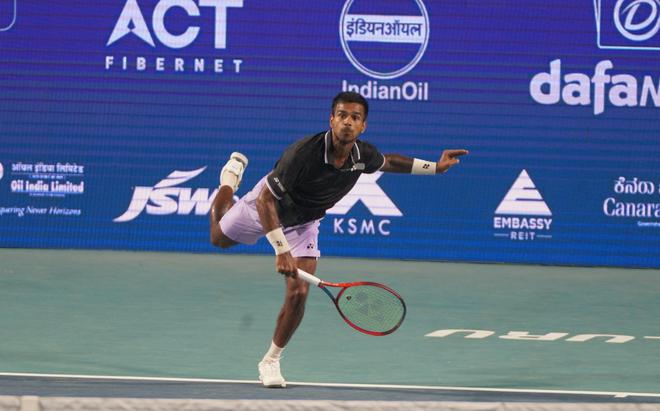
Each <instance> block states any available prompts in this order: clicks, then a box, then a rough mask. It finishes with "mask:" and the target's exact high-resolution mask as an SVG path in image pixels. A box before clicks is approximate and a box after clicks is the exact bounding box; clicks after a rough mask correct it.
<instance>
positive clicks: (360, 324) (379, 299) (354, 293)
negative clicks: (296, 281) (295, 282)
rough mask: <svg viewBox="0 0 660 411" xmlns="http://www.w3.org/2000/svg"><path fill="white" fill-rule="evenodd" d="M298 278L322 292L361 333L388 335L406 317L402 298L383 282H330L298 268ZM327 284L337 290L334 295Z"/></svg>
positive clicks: (349, 323)
mask: <svg viewBox="0 0 660 411" xmlns="http://www.w3.org/2000/svg"><path fill="white" fill-rule="evenodd" d="M298 278H300V279H302V280H304V281H306V282H307V283H309V284H312V285H316V286H318V287H319V288H320V289H321V290H323V291H325V293H326V294H327V295H328V297H330V299H331V300H332V302H333V303H334V304H335V307H337V311H339V315H341V317H342V318H343V319H344V321H346V323H347V324H348V325H350V326H351V327H353V328H355V329H356V330H358V331H360V332H362V333H365V334H369V335H387V334H391V333H393V332H394V331H396V329H397V328H399V326H400V325H401V323H402V322H403V319H404V318H405V317H406V303H404V302H403V298H401V296H400V295H399V294H397V292H396V291H394V290H393V289H391V288H389V287H388V286H386V285H383V284H379V283H374V282H368V281H359V282H353V283H331V282H328V281H323V280H321V279H320V278H318V277H315V276H313V275H311V274H309V273H307V272H305V271H303V270H301V269H298ZM328 287H336V288H340V289H341V290H339V293H338V294H337V296H336V297H335V296H334V295H332V293H331V292H330V291H329V290H328Z"/></svg>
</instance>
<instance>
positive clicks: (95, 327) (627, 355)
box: [0, 249, 660, 393]
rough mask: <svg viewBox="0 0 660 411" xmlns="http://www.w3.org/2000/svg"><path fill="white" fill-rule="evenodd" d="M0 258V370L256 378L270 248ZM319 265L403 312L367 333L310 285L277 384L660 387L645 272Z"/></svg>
mask: <svg viewBox="0 0 660 411" xmlns="http://www.w3.org/2000/svg"><path fill="white" fill-rule="evenodd" d="M0 259H1V260H2V266H1V267H0V310H1V312H2V316H0V330H1V331H0V333H1V335H2V338H1V341H2V349H0V362H1V364H2V365H1V368H2V369H0V371H1V372H5V373H40V374H76V375H104V376H139V377H177V378H210V379H213V378H215V379H236V380H255V379H256V376H257V375H256V364H257V362H258V361H259V359H260V357H261V355H262V354H263V351H264V350H265V348H267V346H268V344H269V343H270V338H271V334H272V331H273V327H274V319H275V316H276V314H277V311H278V310H279V306H280V304H281V300H282V298H283V279H282V277H281V276H280V275H279V274H276V273H275V272H274V268H273V258H272V257H270V256H250V255H224V254H213V255H209V254H171V253H145V252H110V251H106V252H99V251H70V250H18V249H3V250H0ZM318 274H319V276H322V277H324V278H325V279H327V280H330V281H343V280H359V279H363V280H371V281H379V282H383V283H385V284H388V285H390V286H391V287H393V288H394V289H396V290H397V291H399V292H400V293H401V294H402V296H403V297H404V299H405V300H406V303H407V305H408V315H407V318H406V321H405V322H404V324H403V325H402V327H401V328H400V329H399V330H398V331H396V332H395V333H394V334H392V335H390V336H386V337H370V336H365V335H362V334H360V333H357V332H355V331H354V330H352V329H351V328H350V327H348V326H347V325H346V324H345V323H343V321H342V320H341V319H340V317H339V316H338V315H337V313H336V311H335V309H334V307H333V306H332V304H331V302H330V301H329V299H328V298H327V297H326V296H324V295H323V293H322V292H320V290H312V294H311V297H310V299H309V301H308V305H307V311H306V318H305V321H304V322H303V324H302V325H301V328H300V329H299V331H298V333H297V334H296V335H295V337H294V339H293V340H292V341H291V343H290V344H289V346H288V347H287V349H286V351H285V353H284V359H283V361H282V369H283V373H284V375H285V377H286V378H287V379H288V380H290V381H306V382H320V383H359V384H402V385H426V386H452V387H482V388H483V387H487V388H502V389H511V388H515V389H518V388H520V389H538V390H571V391H574V390H579V391H582V390H585V391H613V392H631V393H660V384H659V382H660V364H659V363H658V361H657V359H658V358H659V357H660V304H659V303H658V295H660V281H658V278H660V272H659V271H657V270H630V269H613V268H572V267H541V266H522V265H490V264H455V263H439V262H413V261H389V260H388V261H378V260H362V259H339V258H323V259H321V261H320V265H319V270H318ZM440 330H475V332H454V333H452V332H451V331H440ZM476 330H479V331H476ZM433 333H435V334H433ZM429 334H431V335H436V336H435V337H434V336H428V335H429ZM592 334H597V335H601V334H607V335H609V336H599V337H593V336H591V335H592ZM466 337H470V338H466ZM475 337H476V338H475ZM503 337H504V338H503Z"/></svg>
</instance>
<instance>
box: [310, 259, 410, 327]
mask: <svg viewBox="0 0 660 411" xmlns="http://www.w3.org/2000/svg"><path fill="white" fill-rule="evenodd" d="M298 278H300V279H301V280H303V281H305V282H306V283H308V284H311V285H315V286H317V287H319V288H320V289H321V290H323V291H324V292H325V293H326V294H327V295H328V297H330V299H331V300H332V303H333V304H334V305H335V308H336V309H337V312H338V313H339V315H340V316H341V318H342V319H343V320H344V322H345V323H346V324H348V325H350V326H351V327H353V328H354V329H356V330H357V331H359V332H361V333H364V334H368V335H373V336H383V335H388V334H392V333H393V332H394V331H396V330H397V329H398V328H399V327H400V326H401V324H402V323H403V320H404V319H405V318H406V302H405V301H403V298H401V296H400V295H399V293H397V292H396V291H394V290H393V289H391V288H390V287H388V286H386V285H384V284H380V283H375V282H372V281H356V282H351V283H333V282H330V281H324V280H321V279H320V278H318V277H316V276H314V275H312V274H310V273H308V272H306V271H304V270H301V269H300V268H298ZM359 285H367V286H373V287H378V288H382V289H384V290H386V291H388V292H390V293H392V294H393V295H394V296H395V297H396V298H398V299H399V301H401V305H402V306H403V314H402V315H401V319H400V320H399V322H398V323H397V324H396V325H395V326H394V327H392V328H391V329H389V330H387V331H382V332H381V331H371V330H366V329H364V328H362V327H360V326H358V325H355V324H353V323H352V322H351V320H349V319H348V318H346V316H345V315H344V313H343V312H342V310H341V309H340V308H339V299H340V298H341V296H342V294H343V293H344V291H346V290H347V289H348V288H350V287H354V286H359ZM327 287H335V288H341V290H340V291H339V293H337V296H336V297H335V296H334V295H332V292H330V290H328V288H327Z"/></svg>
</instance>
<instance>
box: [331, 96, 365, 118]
mask: <svg viewBox="0 0 660 411" xmlns="http://www.w3.org/2000/svg"><path fill="white" fill-rule="evenodd" d="M339 103H357V104H360V105H362V108H363V109H364V120H365V121H366V120H367V116H368V115H369V102H368V101H367V99H366V98H364V97H362V95H361V94H359V93H356V92H354V91H342V92H341V93H339V94H337V95H336V96H335V98H334V99H333V100H332V111H331V114H334V113H335V109H336V108H337V105H338V104H339Z"/></svg>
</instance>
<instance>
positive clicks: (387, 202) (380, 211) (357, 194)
mask: <svg viewBox="0 0 660 411" xmlns="http://www.w3.org/2000/svg"><path fill="white" fill-rule="evenodd" d="M382 175H383V172H382V171H377V172H375V173H373V174H362V175H361V176H360V179H359V180H358V181H357V183H356V184H355V187H353V189H352V190H351V191H349V192H348V194H346V196H344V198H342V199H341V201H339V202H338V203H337V204H335V206H334V207H332V208H331V209H329V210H328V211H327V212H326V214H330V215H346V214H348V213H349V211H351V209H352V208H353V207H354V206H355V205H356V204H357V203H358V201H361V202H362V204H364V206H365V207H366V208H367V209H368V210H369V212H370V213H371V214H372V215H374V216H376V217H401V216H403V213H401V211H400V210H399V208H398V207H397V206H396V204H394V202H393V201H392V200H391V199H390V198H389V197H388V196H387V194H385V191H383V189H382V188H380V186H379V185H378V183H377V181H378V179H379V178H380V176H382ZM390 224H391V220H390V219H389V218H380V219H374V218H365V219H359V218H352V217H351V218H346V217H335V218H334V223H333V230H332V231H333V233H334V234H349V235H355V234H366V235H376V234H379V235H381V236H388V235H390V229H389V225H390Z"/></svg>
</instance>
